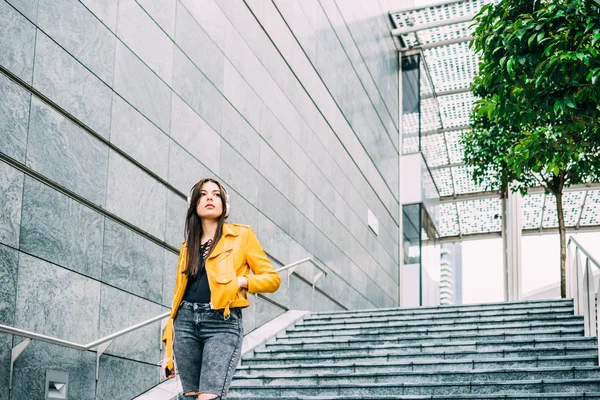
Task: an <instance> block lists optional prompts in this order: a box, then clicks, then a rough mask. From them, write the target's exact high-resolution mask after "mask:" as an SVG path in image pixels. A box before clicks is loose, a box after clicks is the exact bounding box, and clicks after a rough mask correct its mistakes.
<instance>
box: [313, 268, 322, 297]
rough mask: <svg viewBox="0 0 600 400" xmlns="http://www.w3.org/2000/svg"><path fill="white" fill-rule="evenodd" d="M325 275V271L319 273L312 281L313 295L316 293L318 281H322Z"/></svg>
mask: <svg viewBox="0 0 600 400" xmlns="http://www.w3.org/2000/svg"><path fill="white" fill-rule="evenodd" d="M323 275H324V273H323V271H321V272H319V273H318V274H316V275H315V276H314V277H313V279H312V289H313V293H314V292H315V285H316V284H317V281H318V280H319V279H321V278H322V277H323Z"/></svg>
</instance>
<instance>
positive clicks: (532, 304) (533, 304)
mask: <svg viewBox="0 0 600 400" xmlns="http://www.w3.org/2000/svg"><path fill="white" fill-rule="evenodd" d="M549 304H550V305H552V304H553V305H556V306H557V307H558V306H560V307H564V306H565V305H570V306H572V305H573V299H560V300H531V301H513V302H497V303H481V304H468V305H461V306H437V307H412V308H398V307H390V308H377V309H363V310H340V311H328V312H318V313H313V316H325V315H340V314H358V313H384V312H414V311H419V312H423V311H425V312H426V311H433V312H439V311H444V310H449V309H456V310H462V311H464V310H468V309H472V308H476V309H485V310H489V309H493V310H495V309H498V310H505V309H507V308H508V309H511V308H525V307H527V308H537V307H543V306H546V305H549Z"/></svg>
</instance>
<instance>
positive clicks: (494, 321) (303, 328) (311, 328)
mask: <svg viewBox="0 0 600 400" xmlns="http://www.w3.org/2000/svg"><path fill="white" fill-rule="evenodd" d="M546 322H553V323H560V322H565V323H568V322H576V323H579V324H581V323H583V316H582V315H550V316H533V315H522V316H509V317H482V318H454V319H443V320H439V319H438V320H426V321H389V322H385V321H384V322H368V323H356V324H355V323H349V322H340V323H333V322H330V323H323V324H318V325H317V324H311V325H303V324H296V325H294V328H292V329H290V331H291V332H317V331H318V332H320V331H324V330H333V329H335V330H342V331H343V330H354V329H379V328H394V327H402V328H423V327H427V328H439V329H442V328H455V327H456V328H458V327H470V326H479V327H485V326H490V325H501V324H521V323H527V324H534V323H537V324H543V323H546Z"/></svg>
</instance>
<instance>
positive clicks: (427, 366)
mask: <svg viewBox="0 0 600 400" xmlns="http://www.w3.org/2000/svg"><path fill="white" fill-rule="evenodd" d="M597 365H598V358H597V357H596V356H595V355H584V356H558V357H552V356H551V357H538V356H535V357H503V358H482V359H478V360H468V359H455V360H451V359H450V360H440V359H436V360H412V361H406V360H400V361H390V362H383V363H382V362H375V363H370V362H368V361H367V360H365V361H364V362H361V363H355V362H346V361H338V362H335V361H332V360H327V361H325V362H322V363H314V364H300V363H295V364H272V363H269V364H266V363H265V364H257V365H247V363H245V362H243V363H242V365H241V366H239V367H238V368H237V370H236V375H240V376H246V375H254V374H263V375H265V374H268V376H279V375H281V374H288V373H295V374H302V373H312V374H323V373H331V372H335V373H338V374H345V373H370V374H377V373H378V372H404V371H413V372H414V371H470V370H478V369H492V368H517V367H520V368H533V367H567V366H568V367H586V366H587V367H592V366H597Z"/></svg>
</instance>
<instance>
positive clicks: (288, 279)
mask: <svg viewBox="0 0 600 400" xmlns="http://www.w3.org/2000/svg"><path fill="white" fill-rule="evenodd" d="M299 266H300V264H298V265H294V266H293V267H291V268H288V270H287V273H288V276H287V281H288V289H289V288H290V276H292V274H293V273H294V271H295V270H296V269H297V268H298V267H299Z"/></svg>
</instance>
